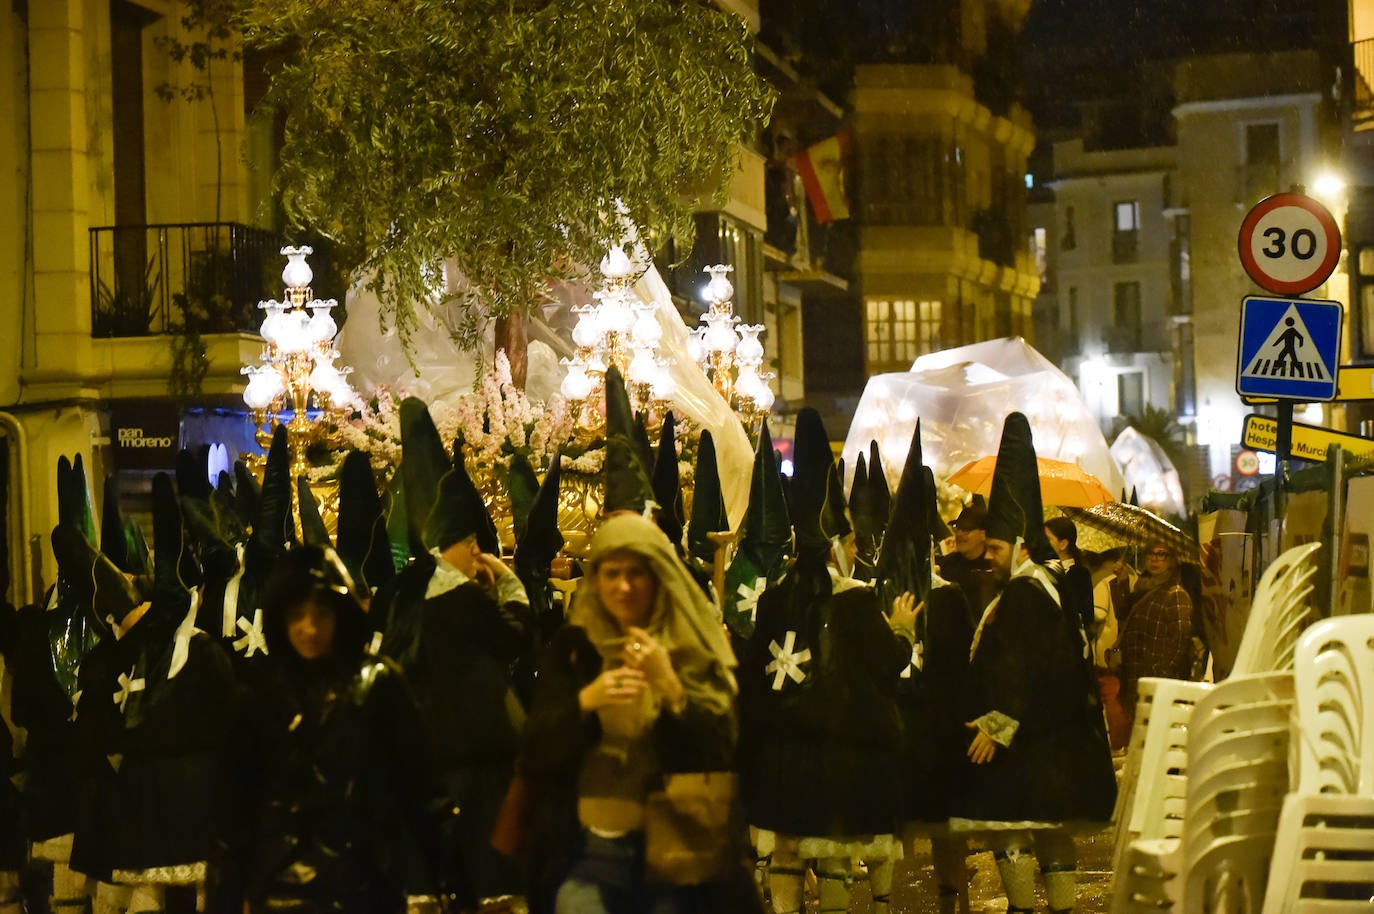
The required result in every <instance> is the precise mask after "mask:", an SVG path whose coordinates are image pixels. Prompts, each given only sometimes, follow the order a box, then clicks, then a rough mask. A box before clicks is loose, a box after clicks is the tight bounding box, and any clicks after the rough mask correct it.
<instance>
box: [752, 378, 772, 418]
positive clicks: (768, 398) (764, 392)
mask: <svg viewBox="0 0 1374 914" xmlns="http://www.w3.org/2000/svg"><path fill="white" fill-rule="evenodd" d="M754 408H755V409H757V410H759V411H760V412H765V413H766V412H768V410H770V409H772V408H773V388H771V387H769V386H768V382H766V381H764V380H763V379H762V378H760V379H759V388H758V390H756V391H755V392H754Z"/></svg>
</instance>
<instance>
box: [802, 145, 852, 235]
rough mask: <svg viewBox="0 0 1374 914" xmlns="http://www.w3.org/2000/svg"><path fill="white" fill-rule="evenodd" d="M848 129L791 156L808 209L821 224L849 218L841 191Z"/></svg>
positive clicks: (847, 207) (847, 197)
mask: <svg viewBox="0 0 1374 914" xmlns="http://www.w3.org/2000/svg"><path fill="white" fill-rule="evenodd" d="M849 142H850V132H849V131H848V130H844V131H841V132H840V133H837V134H836V135H835V136H832V137H829V138H828V139H824V140H821V141H820V142H819V143H817V144H816V145H814V146H809V147H807V148H806V149H805V150H803V151H802V152H800V153H798V154H797V155H795V156H793V158H792V161H793V163H794V164H795V165H796V168H797V173H798V174H800V175H801V179H802V185H803V186H804V187H805V188H806V198H807V199H808V200H810V201H811V211H812V213H814V214H815V216H816V221H817V222H818V223H820V224H821V225H824V224H826V223H827V222H834V221H836V220H838V219H848V218H849V195H848V194H847V193H846V192H845V162H846V160H847V159H848V157H849Z"/></svg>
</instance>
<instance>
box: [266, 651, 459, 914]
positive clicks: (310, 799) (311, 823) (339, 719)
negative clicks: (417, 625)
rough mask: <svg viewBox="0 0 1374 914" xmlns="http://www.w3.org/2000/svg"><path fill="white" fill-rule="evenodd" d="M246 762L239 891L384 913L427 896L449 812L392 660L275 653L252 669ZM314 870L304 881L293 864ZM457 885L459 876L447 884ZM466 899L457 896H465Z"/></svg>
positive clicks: (435, 878) (435, 879)
mask: <svg viewBox="0 0 1374 914" xmlns="http://www.w3.org/2000/svg"><path fill="white" fill-rule="evenodd" d="M253 708H254V713H253V714H251V715H249V719H250V720H251V721H252V725H251V728H250V730H249V731H248V732H247V733H246V734H245V736H246V738H247V739H248V740H249V741H250V743H251V745H252V746H253V747H254V755H255V756H256V758H255V759H254V760H253V762H254V764H252V765H251V767H250V768H249V769H248V770H247V771H246V772H244V774H245V775H246V777H245V779H244V780H243V781H242V783H243V784H244V788H245V789H244V793H245V795H246V796H245V800H246V801H247V803H248V807H249V808H250V809H251V810H252V812H253V815H252V822H251V827H250V829H249V831H248V834H247V836H246V837H247V839H248V840H247V842H246V843H245V845H244V848H243V849H244V851H245V852H246V856H247V862H246V863H245V868H246V872H247V896H248V898H249V899H250V901H251V902H252V903H253V904H254V905H258V906H260V905H263V904H265V903H266V901H267V900H268V899H275V900H276V901H278V902H281V901H284V900H288V899H303V900H309V901H310V902H313V903H314V904H316V905H318V907H319V909H320V910H342V911H350V912H351V911H359V912H361V911H367V912H377V914H390V912H398V911H402V910H404V907H405V898H406V896H407V895H437V894H438V893H439V891H440V889H441V885H440V881H439V874H438V860H437V857H438V845H439V827H440V823H441V821H442V819H443V817H444V816H446V815H447V814H448V804H447V803H445V802H443V801H442V800H441V793H440V790H439V786H438V783H437V780H436V778H435V772H434V769H433V765H432V762H431V759H430V754H429V749H428V746H427V745H426V743H425V739H424V735H423V731H422V728H421V726H420V721H419V717H418V714H417V711H416V707H415V701H414V698H413V697H412V696H411V694H410V691H409V689H408V688H407V687H406V684H405V680H404V678H403V677H402V675H401V672H400V670H399V669H398V668H397V667H396V665H395V664H393V663H391V662H390V661H388V660H385V659H381V658H377V657H364V658H362V659H361V660H360V661H358V662H356V663H353V664H351V668H340V667H339V666H338V665H337V664H335V662H334V661H333V660H324V661H319V662H316V663H313V664H306V663H304V662H302V661H300V660H299V659H298V658H295V657H292V658H289V659H286V658H284V659H283V660H282V661H278V662H274V663H273V664H272V665H271V668H270V669H269V670H268V671H267V672H266V673H265V675H264V676H263V677H262V678H261V681H260V684H259V686H258V689H257V691H256V694H255V696H254V701H253ZM307 868H308V870H313V872H314V878H313V880H311V881H310V882H309V883H308V884H307V885H302V884H299V883H296V882H292V877H291V874H292V872H293V869H294V870H295V871H307ZM448 888H457V887H451V886H450V887H448ZM464 900H466V899H464Z"/></svg>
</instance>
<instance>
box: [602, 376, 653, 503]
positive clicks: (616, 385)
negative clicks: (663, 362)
mask: <svg viewBox="0 0 1374 914" xmlns="http://www.w3.org/2000/svg"><path fill="white" fill-rule="evenodd" d="M645 454H646V451H645V450H644V449H643V448H642V446H641V445H640V443H639V440H638V438H637V436H636V432H635V419H634V414H633V411H632V410H631V408H630V397H629V395H628V394H627V393H626V392H625V381H624V379H623V378H622V377H621V375H620V369H618V368H616V367H615V366H614V365H612V366H611V367H610V368H608V369H606V473H605V477H606V496H605V500H604V501H603V502H602V511H603V512H604V513H606V514H610V513H611V512H613V511H634V512H635V513H636V514H638V513H642V512H643V511H644V508H645V505H647V504H648V503H649V501H651V500H652V499H653V486H651V485H650V483H649V466H648V463H647V462H646V457H645Z"/></svg>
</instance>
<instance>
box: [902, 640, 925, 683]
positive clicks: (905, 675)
mask: <svg viewBox="0 0 1374 914" xmlns="http://www.w3.org/2000/svg"><path fill="white" fill-rule="evenodd" d="M925 663H926V646H925V645H924V644H922V643H921V642H920V641H917V642H916V643H915V644H913V645H912V646H911V662H910V663H908V664H907V665H906V669H904V670H902V675H901V677H900V678H902V679H910V678H911V671H912V670H913V669H914V670H915V671H916V672H918V673H919V672H921V670H924V669H925V668H926V666H925Z"/></svg>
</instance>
